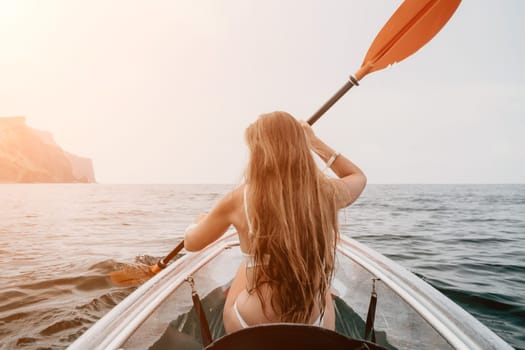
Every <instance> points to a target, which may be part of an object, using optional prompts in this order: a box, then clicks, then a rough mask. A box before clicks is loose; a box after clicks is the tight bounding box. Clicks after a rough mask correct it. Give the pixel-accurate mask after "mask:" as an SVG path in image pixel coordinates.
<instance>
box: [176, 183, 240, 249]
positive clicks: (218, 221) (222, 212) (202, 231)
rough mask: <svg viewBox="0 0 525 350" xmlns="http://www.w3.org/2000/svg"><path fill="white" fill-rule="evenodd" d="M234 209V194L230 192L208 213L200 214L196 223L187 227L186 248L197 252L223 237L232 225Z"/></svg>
mask: <svg viewBox="0 0 525 350" xmlns="http://www.w3.org/2000/svg"><path fill="white" fill-rule="evenodd" d="M233 209H234V201H233V194H232V193H231V192H230V193H228V194H227V195H225V196H224V197H222V198H221V199H220V200H219V201H218V202H217V204H215V206H214V207H213V208H212V210H211V211H210V212H209V213H208V214H206V215H204V216H202V214H201V215H200V216H198V217H197V219H196V221H195V223H194V224H193V225H190V226H189V227H188V229H186V232H185V234H184V248H185V249H186V250H187V251H189V252H195V251H198V250H201V249H203V248H204V247H206V246H207V245H208V244H210V243H212V242H214V241H215V240H217V239H218V238H219V237H221V236H222V235H223V234H224V232H226V230H227V229H228V227H230V225H231V216H232V213H233Z"/></svg>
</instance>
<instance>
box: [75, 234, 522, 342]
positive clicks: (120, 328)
mask: <svg viewBox="0 0 525 350" xmlns="http://www.w3.org/2000/svg"><path fill="white" fill-rule="evenodd" d="M240 262H241V254H240V249H239V242H238V240H237V235H236V234H234V233H230V234H226V235H225V236H224V237H223V238H221V239H220V240H218V241H217V242H215V243H214V244H212V245H210V246H208V247H207V248H205V249H204V250H202V251H200V252H197V253H187V254H186V255H184V256H183V257H182V258H180V259H178V260H177V261H175V262H173V263H172V264H170V265H169V266H168V267H167V268H166V269H165V270H163V271H162V272H161V273H159V274H158V275H156V276H155V277H153V278H152V279H151V280H149V281H148V282H146V283H145V284H144V285H142V286H141V287H139V288H138V289H137V290H135V291H134V292H133V293H132V294H130V295H129V296H128V297H127V298H126V299H124V300H123V301H122V302H120V303H119V304H118V305H117V306H115V307H114V308H113V309H112V310H111V311H110V312H109V313H107V314H106V315H105V316H104V317H103V318H101V319H100V320H99V321H98V322H96V323H95V324H94V325H93V326H92V327H91V328H90V329H88V330H87V331H86V332H85V333H84V334H83V335H82V336H81V337H79V338H78V339H77V340H76V341H75V342H74V343H73V344H71V346H70V347H69V349H147V348H151V347H153V345H154V344H156V343H158V341H159V339H161V338H162V337H163V335H165V333H166V332H167V330H168V329H169V327H178V328H179V330H182V328H183V325H184V324H185V323H187V322H188V320H185V319H184V318H185V317H188V315H190V312H189V311H190V310H191V309H192V306H193V304H192V300H191V287H190V286H189V284H188V283H186V282H185V280H186V278H187V277H189V276H192V277H193V279H194V281H195V288H196V290H197V292H198V293H199V295H200V296H201V297H203V299H206V297H205V296H208V295H210V293H212V292H214V293H217V290H221V288H222V289H223V290H225V289H226V288H227V286H228V285H229V283H230V282H231V280H232V278H233V276H234V275H235V273H236V271H237V268H238V266H239V264H240ZM373 278H378V279H380V280H379V281H377V282H376V291H377V308H376V316H375V330H376V333H378V334H379V335H382V336H378V341H377V343H378V344H380V345H382V346H385V347H386V348H390V349H469V350H471V349H472V350H475V349H513V348H512V347H511V346H510V345H509V344H507V343H506V342H504V341H503V340H502V339H501V338H499V337H498V336H497V335H496V334H495V333H493V332H492V331H490V330H489V329H488V328H487V327H485V326H484V325H483V324H481V323H480V322H479V321H478V320H476V319H475V318H474V317H473V316H471V315H470V314H469V313H467V312H466V311H465V310H463V309H462V308H461V307H459V306H458V305H457V304H455V303H454V302H452V301H451V300H450V299H448V298H447V297H445V296H444V295H443V294H441V293H440V292H439V291H437V290H436V289H434V288H433V287H431V286H430V285H429V284H427V283H426V282H424V281H423V280H421V279H420V278H418V277H417V276H415V275H414V274H412V273H411V272H409V271H408V270H406V269H404V268H403V267H401V266H400V265H398V264H397V263H395V262H393V261H391V260H390V259H388V258H386V257H385V256H383V255H381V254H379V253H377V252H375V251H374V250H372V249H371V248H369V247H367V246H365V245H362V244H360V243H359V242H357V241H355V240H353V239H350V238H344V237H343V238H341V242H340V244H339V245H338V260H337V270H336V274H335V278H334V281H333V283H332V289H333V293H334V295H335V297H336V299H335V305H336V308H337V307H338V304H337V301H339V303H340V305H341V307H340V308H344V309H345V311H344V312H342V313H341V314H342V316H339V317H343V318H349V317H352V318H353V319H352V320H346V321H351V322H346V323H345V324H344V325H339V326H338V327H339V329H337V331H341V332H342V333H344V334H346V335H350V336H352V337H356V338H359V337H363V336H364V334H359V333H361V332H362V324H363V323H364V321H363V320H366V316H367V310H368V306H369V301H370V294H371V291H372V283H373V282H372V280H373ZM208 311H209V310H208ZM214 312H215V311H214ZM215 313H216V314H217V315H215V316H216V317H215V318H214V320H215V321H214V320H213V317H212V322H210V328H211V329H212V334H213V335H214V339H216V337H218V336H221V335H223V331H222V332H221V330H220V327H221V325H219V324H218V323H217V322H220V321H221V320H222V316H221V315H222V311H220V310H217V311H216V312H215ZM354 319H355V320H354ZM186 328H187V327H186Z"/></svg>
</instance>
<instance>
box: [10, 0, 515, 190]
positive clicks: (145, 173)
mask: <svg viewBox="0 0 525 350" xmlns="http://www.w3.org/2000/svg"><path fill="white" fill-rule="evenodd" d="M400 3H401V1H394V0H367V1H364V0H362V1H357V0H344V1H343V0H332V1H322V0H315V1H314V0H287V1H281V0H265V1H253V0H202V1H193V0H166V1H162V0H159V1H148V2H146V1H129V0H126V1H121V0H118V1H117V0H114V1H103V0H94V1H70V0H63V1H51V0H50V1H45V2H44V1H38V0H34V1H30V0H27V1H19V0H0V45H1V51H0V116H19V115H21V116H25V117H26V120H27V124H28V125H29V126H31V127H34V128H37V129H41V130H46V131H50V132H51V133H52V134H53V135H54V138H55V141H56V142H57V143H58V144H59V145H60V146H61V147H63V148H64V149H66V150H67V151H69V152H72V153H75V154H77V155H81V156H85V157H89V158H91V159H92V160H93V164H94V168H95V175H96V178H97V181H98V182H100V183H238V182H240V181H241V180H242V175H243V170H244V167H245V165H246V161H247V159H248V151H247V148H246V146H245V142H244V130H245V128H246V127H247V126H248V125H249V124H250V123H251V122H253V121H254V120H255V119H256V118H257V117H258V116H259V115H260V114H262V113H265V112H270V111H274V110H284V111H288V112H290V113H291V114H292V115H294V116H295V117H296V118H298V119H304V120H306V119H308V118H309V117H310V116H311V115H312V114H313V113H314V112H315V111H316V110H317V109H318V108H319V107H320V106H321V105H322V104H323V103H324V102H325V101H326V100H327V99H328V98H329V97H331V96H332V95H333V94H334V93H335V92H336V91H337V90H338V89H339V88H340V87H341V86H342V85H343V84H344V83H345V82H346V81H347V78H348V76H349V75H350V74H353V73H355V72H356V71H357V70H358V69H359V67H360V66H361V63H362V60H363V58H364V56H365V54H366V52H367V50H368V47H369V46H370V44H371V43H372V41H373V39H374V37H375V35H376V34H377V33H378V32H379V30H380V29H381V27H382V26H383V24H384V23H385V22H386V21H387V19H388V18H389V17H390V15H391V14H392V13H393V12H394V11H395V9H396V8H397V7H398V6H399V4H400ZM523 13H525V1H522V0H501V1H489V0H463V1H462V4H461V5H460V7H459V9H458V10H457V12H456V13H455V15H454V16H453V17H452V18H451V20H450V21H449V23H448V24H447V25H446V26H445V27H444V28H443V29H442V31H441V32H440V33H438V35H437V36H436V37H435V38H434V39H433V40H431V41H430V42H429V43H428V44H427V45H426V46H424V47H423V48H422V49H421V50H420V51H418V52H417V53H416V54H414V55H413V56H411V57H409V58H407V59H406V60H404V61H402V62H400V63H398V64H396V65H394V66H393V67H390V68H388V69H386V70H383V71H379V72H375V73H373V74H370V75H368V76H366V77H365V78H364V79H363V80H362V81H361V84H360V86H359V87H355V88H353V89H352V90H351V91H350V92H349V93H348V94H347V95H346V96H345V97H343V99H342V100H340V101H339V102H338V103H337V104H336V105H335V106H334V107H333V108H332V109H331V110H330V111H328V112H327V114H326V115H325V116H323V117H322V118H321V119H320V120H319V121H318V122H317V123H316V124H315V125H314V130H315V131H316V133H317V134H318V135H319V136H320V137H321V138H322V139H323V140H324V141H325V142H326V143H328V144H329V145H330V146H332V148H334V149H336V150H337V151H339V152H341V153H342V154H344V155H345V156H347V157H348V158H349V159H351V160H352V161H354V162H355V163H356V164H357V165H359V166H360V167H361V168H362V169H363V171H364V172H365V173H366V175H367V177H368V181H369V183H525V151H524V150H525V137H524V135H525V121H524V117H525V113H524V112H525V69H523V67H522V64H523V62H525V40H523V37H522V36H523V33H525V22H524V21H523V19H522V16H523Z"/></svg>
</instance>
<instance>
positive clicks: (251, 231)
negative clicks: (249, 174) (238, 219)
mask: <svg viewBox="0 0 525 350" xmlns="http://www.w3.org/2000/svg"><path fill="white" fill-rule="evenodd" d="M247 190H248V185H244V214H245V215H246V221H247V222H248V234H249V235H251V234H252V233H253V230H252V223H251V222H250V215H248V199H247V198H248V195H247V192H248V191H247Z"/></svg>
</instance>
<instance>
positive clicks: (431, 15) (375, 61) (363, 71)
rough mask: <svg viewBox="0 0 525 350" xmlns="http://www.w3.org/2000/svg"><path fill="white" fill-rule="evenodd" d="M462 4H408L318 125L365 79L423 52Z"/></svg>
mask: <svg viewBox="0 0 525 350" xmlns="http://www.w3.org/2000/svg"><path fill="white" fill-rule="evenodd" d="M460 2H461V0H405V1H404V2H403V3H402V4H401V6H399V8H398V9H397V10H396V12H395V13H394V14H393V15H392V16H391V17H390V19H389V20H388V21H387V23H386V24H385V25H384V26H383V28H382V29H381V31H380V32H379V33H378V35H377V36H376V38H375V39H374V41H373V42H372V45H371V46H370V48H369V49H368V52H367V54H366V56H365V59H364V61H363V64H362V65H361V68H360V69H359V70H358V71H357V72H356V73H355V75H354V76H350V79H349V81H348V82H347V83H346V84H345V85H344V86H343V87H342V88H341V89H339V91H337V93H336V94H335V95H334V96H332V98H330V99H329V100H328V101H327V102H326V103H325V104H324V105H323V106H322V107H321V108H320V109H319V110H318V111H317V112H315V114H314V115H313V116H311V117H310V119H308V121H307V122H308V124H310V125H312V124H314V123H315V122H316V121H317V120H318V119H319V118H321V116H322V115H323V114H324V113H325V112H326V111H327V110H328V109H330V107H332V106H333V105H334V104H335V103H336V102H337V101H338V100H339V99H340V98H341V97H343V95H344V94H345V93H346V92H348V90H350V89H351V88H352V86H354V85H359V81H360V80H361V79H363V78H364V77H365V75H367V74H369V73H372V72H375V71H377V70H380V69H383V68H385V67H387V66H389V65H392V64H394V63H397V62H400V61H402V60H404V59H405V58H407V57H408V56H410V55H412V54H413V53H414V52H416V51H417V50H419V49H420V48H421V47H422V46H423V45H425V44H426V43H427V42H428V41H429V40H431V39H432V38H433V37H434V35H436V34H437V32H439V30H440V29H441V28H442V27H443V26H444V25H445V23H447V21H448V20H449V18H450V17H451V16H452V14H453V13H454V11H455V10H456V9H457V7H458V6H459V3H460Z"/></svg>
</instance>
